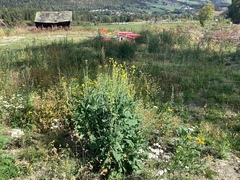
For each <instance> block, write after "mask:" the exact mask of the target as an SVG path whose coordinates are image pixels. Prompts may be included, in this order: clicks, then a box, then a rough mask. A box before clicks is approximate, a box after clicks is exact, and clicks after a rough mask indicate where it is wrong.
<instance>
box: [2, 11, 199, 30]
mask: <svg viewBox="0 0 240 180" xmlns="http://www.w3.org/2000/svg"><path fill="white" fill-rule="evenodd" d="M37 11H38V10H37V9H29V8H25V9H21V8H0V19H3V22H4V23H5V24H6V25H7V26H22V25H34V19H35V15H36V12H37ZM178 19H189V20H192V19H196V16H194V15H191V14H184V13H183V14H172V13H166V14H164V15H163V14H140V13H133V14H129V13H120V14H112V13H111V12H79V11H73V25H81V23H82V22H91V23H95V24H97V23H118V22H132V21H137V20H143V21H151V22H157V21H160V20H169V21H175V20H178Z"/></svg>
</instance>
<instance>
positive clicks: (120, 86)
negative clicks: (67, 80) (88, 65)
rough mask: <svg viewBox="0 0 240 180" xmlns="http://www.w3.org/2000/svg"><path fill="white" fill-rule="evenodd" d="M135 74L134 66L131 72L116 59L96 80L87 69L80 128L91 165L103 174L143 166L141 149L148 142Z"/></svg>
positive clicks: (127, 171) (78, 116) (78, 117)
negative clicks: (132, 77) (140, 111)
mask: <svg viewBox="0 0 240 180" xmlns="http://www.w3.org/2000/svg"><path fill="white" fill-rule="evenodd" d="M86 71H87V69H86ZM133 73H134V66H133V67H132V68H131V69H130V71H128V70H127V65H126V64H118V63H117V62H115V61H114V60H113V59H111V60H110V63H109V64H107V65H105V66H103V67H99V72H98V74H97V77H96V80H91V79H90V78H89V76H88V72H85V77H84V83H83V84H82V94H81V95H80V96H79V98H78V102H77V107H76V129H77V132H78V133H79V135H80V137H81V138H82V140H83V141H84V142H85V150H86V156H87V157H89V158H90V162H91V166H92V167H93V169H94V170H97V171H98V170H101V171H102V173H101V174H102V175H106V174H108V173H109V172H110V173H112V172H116V173H120V174H132V173H134V172H135V171H137V170H139V169H140V168H141V166H140V165H141V158H142V156H143V155H142V154H140V153H139V150H140V149H142V148H143V147H144V145H145V142H144V140H143V136H142V135H141V129H140V125H141V122H142V119H141V117H140V116H139V115H138V113H137V105H138V104H137V102H136V101H135V100H134V95H135V89H134V84H133V83H132V81H131V76H132V75H133Z"/></svg>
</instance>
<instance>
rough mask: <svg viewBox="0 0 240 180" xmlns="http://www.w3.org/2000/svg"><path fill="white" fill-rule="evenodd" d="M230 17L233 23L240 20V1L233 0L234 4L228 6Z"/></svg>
mask: <svg viewBox="0 0 240 180" xmlns="http://www.w3.org/2000/svg"><path fill="white" fill-rule="evenodd" d="M228 17H229V18H231V20H232V22H233V23H239V22H240V1H239V0H232V4H231V5H230V6H229V7H228Z"/></svg>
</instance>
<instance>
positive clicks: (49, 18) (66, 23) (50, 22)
mask: <svg viewBox="0 0 240 180" xmlns="http://www.w3.org/2000/svg"><path fill="white" fill-rule="evenodd" d="M34 22H35V26H36V27H37V28H53V27H62V28H69V27H70V25H71V22H72V11H41V12H37V13H36V16H35V20H34Z"/></svg>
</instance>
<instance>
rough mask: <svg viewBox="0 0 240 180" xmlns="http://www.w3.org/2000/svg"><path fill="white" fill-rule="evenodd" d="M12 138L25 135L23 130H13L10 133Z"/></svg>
mask: <svg viewBox="0 0 240 180" xmlns="http://www.w3.org/2000/svg"><path fill="white" fill-rule="evenodd" d="M9 133H10V134H11V137H12V138H20V137H22V136H24V135H25V133H24V132H23V131H22V130H21V129H12V130H11V131H10V132H9Z"/></svg>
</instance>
